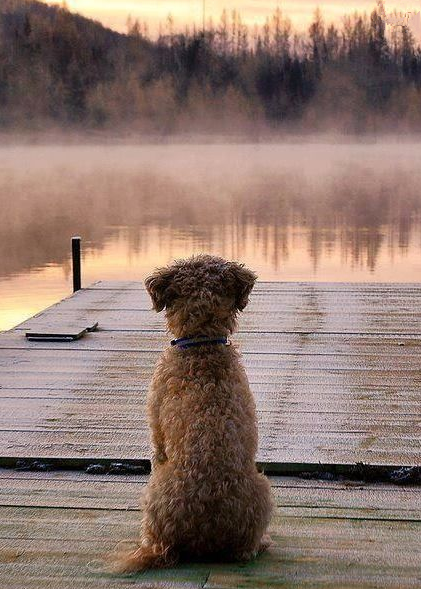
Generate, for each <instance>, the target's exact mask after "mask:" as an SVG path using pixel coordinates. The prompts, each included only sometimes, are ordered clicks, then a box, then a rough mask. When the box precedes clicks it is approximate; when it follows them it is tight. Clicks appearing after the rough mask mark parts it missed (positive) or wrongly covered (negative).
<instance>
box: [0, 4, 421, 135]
mask: <svg viewBox="0 0 421 589" xmlns="http://www.w3.org/2000/svg"><path fill="white" fill-rule="evenodd" d="M383 8H384V7H383V6H382V4H381V2H379V3H378V6H377V7H376V8H375V9H374V10H373V11H372V13H371V14H370V15H366V14H358V13H354V14H353V15H351V16H346V17H344V19H343V23H342V25H341V26H336V25H334V24H329V25H327V24H326V23H325V21H324V18H323V15H322V13H321V12H320V10H317V11H316V12H315V14H314V18H313V22H312V23H311V25H310V27H309V29H308V32H307V34H306V35H305V36H303V35H301V36H300V35H298V34H297V33H296V32H295V31H294V30H293V28H292V26H291V22H290V20H289V19H288V17H286V16H285V15H284V14H283V13H282V12H281V10H280V9H277V10H276V11H275V12H274V14H273V15H272V16H271V17H270V18H268V19H267V21H266V23H265V25H264V26H263V27H248V26H246V25H245V24H244V23H243V21H242V19H241V15H240V14H239V13H238V12H233V13H230V14H229V13H227V12H226V11H224V12H223V14H222V16H221V19H220V21H219V22H218V23H212V22H209V23H208V26H207V27H206V30H205V31H203V30H195V29H194V28H193V29H188V28H186V29H185V30H184V31H182V32H180V31H177V30H175V27H174V22H173V19H172V18H171V17H169V18H168V20H167V22H166V23H165V25H164V26H162V27H161V28H160V32H159V35H158V37H157V38H152V37H151V36H150V35H149V34H148V27H147V25H146V24H143V23H140V22H139V21H138V20H133V19H129V20H128V31H127V34H125V35H123V34H120V33H117V32H114V31H111V30H110V29H107V28H105V27H103V26H102V25H101V24H100V23H98V22H96V21H92V20H90V19H87V18H84V17H82V16H80V15H75V14H72V13H71V12H70V11H69V10H68V9H67V7H66V6H65V5H61V6H47V5H46V4H43V3H41V2H35V1H32V0H2V2H1V5H0V128H2V129H4V130H7V129H9V130H10V129H11V130H15V129H33V130H40V129H45V128H48V127H51V126H52V127H57V128H69V127H72V128H75V129H87V128H92V129H105V130H106V129H111V130H121V131H128V132H135V133H177V132H179V133H180V132H192V131H197V132H218V133H222V132H242V131H246V132H250V133H258V132H259V133H260V132H262V131H267V132H272V131H274V132H277V131H297V132H318V131H329V130H335V131H339V132H342V133H350V134H351V133H371V132H377V131H387V132H393V131H397V130H398V131H400V132H404V131H407V132H414V131H419V130H420V129H421V50H420V48H419V46H418V45H417V43H416V41H415V39H414V37H413V35H412V33H411V31H410V29H409V28H408V27H406V26H396V27H392V28H391V30H390V31H386V29H385V22H384V19H383V18H382V13H384V10H383ZM382 10H383V12H382Z"/></svg>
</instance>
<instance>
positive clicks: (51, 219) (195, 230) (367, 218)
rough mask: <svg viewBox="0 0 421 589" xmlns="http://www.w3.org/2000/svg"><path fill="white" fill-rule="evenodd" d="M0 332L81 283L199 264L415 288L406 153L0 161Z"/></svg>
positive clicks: (418, 240)
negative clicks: (75, 250) (77, 255)
mask: <svg viewBox="0 0 421 589" xmlns="http://www.w3.org/2000/svg"><path fill="white" fill-rule="evenodd" d="M0 156H1V159H0V206H1V216H0V300H1V304H0V329H5V328H7V327H11V326H12V325H14V324H16V323H17V322H19V321H21V320H23V319H24V318H25V317H27V316H30V315H32V314H33V313H35V312H36V311H38V310H39V309H41V308H44V307H45V306H47V305H48V304H51V303H53V302H55V301H56V300H58V299H59V298H61V297H62V296H65V295H66V294H68V292H69V289H70V264H69V249H70V245H69V240H70V237H71V236H72V235H75V234H80V235H82V237H83V240H84V282H85V284H87V283H89V282H92V281H94V280H100V279H110V280H111V279H115V280H122V279H128V278H130V279H138V280H140V279H142V278H143V277H144V276H145V275H146V274H147V273H148V272H150V270H151V269H152V268H153V267H154V266H156V265H159V264H164V263H166V262H168V261H169V260H170V259H172V258H175V257H182V256H186V255H190V254H192V253H196V252H200V251H210V252H215V253H218V254H221V255H223V256H224V257H227V258H232V259H234V258H236V259H240V260H242V261H244V262H246V263H247V264H248V265H250V266H251V267H253V268H254V269H256V270H257V272H258V273H259V276H260V279H262V280H319V281H381V282H388V281H410V282H411V281H417V280H418V277H419V276H420V275H421V220H420V219H421V214H420V213H421V195H420V188H419V187H420V186H421V184H420V180H421V165H420V164H421V153H420V149H419V147H418V146H417V145H408V144H407V145H354V146H346V145H335V146H328V145H308V146H302V145H282V146H280V145H255V146H253V145H249V146H247V145H246V146H244V145H243V146H238V145H237V146H236V145H222V146H191V145H189V146H187V145H186V146H175V145H171V146H140V147H138V146H137V147H128V146H119V147H63V148H57V147H48V148H47V147H15V148H11V147H9V148H4V149H1V150H0Z"/></svg>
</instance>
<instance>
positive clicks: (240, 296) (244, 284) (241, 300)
mask: <svg viewBox="0 0 421 589" xmlns="http://www.w3.org/2000/svg"><path fill="white" fill-rule="evenodd" d="M228 269H229V272H230V274H231V275H232V277H233V278H234V292H235V307H236V309H237V310H238V311H242V310H243V309H245V308H246V306H247V303H248V302H249V295H250V293H251V290H252V288H253V286H254V283H255V282H256V280H257V274H255V273H254V272H252V271H251V270H249V269H248V268H245V266H244V264H238V263H237V262H230V263H229V264H228Z"/></svg>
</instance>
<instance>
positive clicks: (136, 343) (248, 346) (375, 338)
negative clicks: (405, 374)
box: [0, 330, 421, 358]
mask: <svg viewBox="0 0 421 589" xmlns="http://www.w3.org/2000/svg"><path fill="white" fill-rule="evenodd" d="M170 339H171V336H170V335H168V334H167V333H165V332H164V331H161V332H157V331H150V332H147V333H144V334H141V335H139V333H137V332H132V331H116V332H109V331H106V330H99V331H97V332H95V333H91V334H87V335H86V336H85V337H84V338H83V339H82V340H80V341H77V342H65V343H62V344H61V345H59V343H57V342H56V343H55V345H54V346H52V345H51V342H30V341H28V340H27V339H26V338H25V337H24V336H23V333H22V331H20V330H14V331H10V332H6V333H0V350H3V349H10V350H12V349H16V350H21V349H24V350H66V351H67V350H75V351H77V350H81V351H94V352H95V351H98V352H101V351H110V352H112V351H116V352H161V351H162V350H163V349H164V348H165V347H167V346H168V345H169V342H170ZM231 341H232V342H233V343H234V344H235V345H237V346H238V347H239V349H240V351H241V352H242V354H244V355H247V354H282V355H294V356H302V355H303V354H317V355H320V354H323V355H328V356H333V355H334V356H341V355H342V356H343V355H345V356H347V357H348V356H373V355H375V356H376V357H382V356H387V357H388V358H390V357H391V356H407V355H413V356H419V354H420V351H421V338H417V337H411V336H406V335H404V336H396V335H392V336H390V335H352V334H351V335H349V334H328V335H327V334H320V333H313V334H308V335H305V336H303V335H302V334H297V333H259V334H257V333H252V334H248V333H241V332H240V333H236V334H235V335H234V336H233V337H232V338H231Z"/></svg>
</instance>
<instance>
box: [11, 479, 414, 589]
mask: <svg viewBox="0 0 421 589" xmlns="http://www.w3.org/2000/svg"><path fill="white" fill-rule="evenodd" d="M0 476H1V482H2V484H1V485H0V489H2V495H1V501H2V503H3V501H5V502H6V504H7V501H10V502H11V503H13V506H7V505H6V506H3V507H1V508H0V562H1V563H2V566H1V567H0V582H1V583H2V584H3V585H4V586H7V587H12V589H17V588H18V587H20V588H22V587H25V589H26V588H28V587H34V588H35V587H37V588H39V587H43V586H54V587H58V588H62V587H63V588H64V587H66V588H68V587H75V586H76V587H86V588H90V589H96V588H97V587H105V586H106V587H107V588H108V587H111V588H112V587H114V586H115V587H119V588H121V587H123V588H125V587H126V584H127V587H128V585H129V584H130V585H131V586H133V583H134V584H136V585H138V584H139V583H141V585H142V586H145V587H147V586H150V587H152V586H153V587H169V586H172V587H207V588H216V587H218V588H221V589H225V588H228V587H235V586H237V587H238V586H244V587H256V586H263V587H265V586H271V587H285V586H288V587H331V588H333V587H336V588H337V587H341V588H342V587H344V588H346V587H352V588H356V587H361V588H363V589H364V588H369V587H390V588H394V589H398V588H399V589H401V588H405V587H418V586H419V561H420V557H421V553H420V545H419V534H420V529H421V515H420V509H419V505H420V501H419V499H420V497H419V493H420V491H419V490H418V489H411V490H407V489H396V488H395V489H394V490H392V489H391V488H390V487H387V486H381V485H380V486H373V485H371V486H368V487H367V488H363V489H360V488H346V487H345V486H341V485H339V484H338V483H329V482H324V483H322V482H313V483H312V482H310V481H301V480H297V479H284V480H282V479H277V480H274V481H273V485H274V491H275V494H276V497H277V502H278V503H279V504H280V509H279V511H278V512H277V514H276V515H275V517H274V519H273V521H272V524H271V535H272V539H273V546H272V547H271V549H270V551H269V552H268V553H266V554H265V555H263V556H262V557H260V558H259V559H257V560H255V561H253V562H250V563H248V564H246V565H236V564H226V565H221V564H211V565H209V564H198V565H189V564H183V565H181V566H179V567H176V568H173V569H170V570H167V571H153V572H148V573H145V574H142V575H141V576H137V577H134V578H132V579H124V578H122V577H109V576H107V575H104V574H93V573H90V572H89V569H88V568H87V564H88V562H89V561H91V560H93V559H95V558H98V557H99V556H101V555H102V554H104V553H105V552H107V551H109V550H112V548H113V546H115V544H116V543H117V542H118V541H119V540H121V539H130V538H136V536H137V534H138V528H139V518H138V517H136V515H135V513H133V510H136V507H135V503H136V501H137V497H139V495H140V492H141V489H142V487H143V485H144V483H145V479H144V478H142V479H141V480H139V478H136V479H130V480H129V481H127V479H121V478H117V477H114V478H113V480H107V481H104V480H100V481H97V479H93V478H92V477H89V476H88V475H80V476H77V475H76V476H75V475H73V474H71V473H66V474H65V475H64V474H61V475H60V478H57V477H56V476H55V475H52V476H51V475H49V476H48V477H42V476H41V475H38V474H37V475H36V477H37V478H36V479H35V478H34V475H32V476H29V475H27V474H26V473H22V474H21V475H16V476H14V477H13V478H12V479H11V478H5V477H4V476H2V475H0ZM31 484H32V485H33V492H32V494H31V493H30V491H31ZM4 485H6V488H5V486H4ZM312 485H314V486H312ZM8 497H9V499H8ZM376 499H377V501H376ZM27 501H30V503H31V506H20V504H22V503H23V504H25V503H26V502H27ZM113 501H114V503H113ZM37 504H38V505H39V506H40V507H41V508H40V507H36V505H37ZM3 505H4V504H3Z"/></svg>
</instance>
